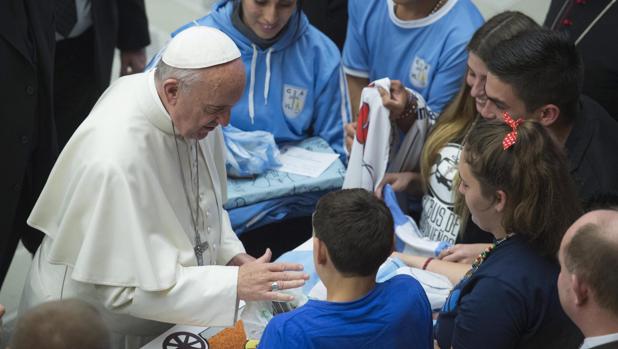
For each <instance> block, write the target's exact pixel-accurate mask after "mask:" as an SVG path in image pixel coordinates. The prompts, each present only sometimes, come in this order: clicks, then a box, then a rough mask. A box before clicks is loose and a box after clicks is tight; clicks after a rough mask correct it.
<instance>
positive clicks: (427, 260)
mask: <svg viewBox="0 0 618 349" xmlns="http://www.w3.org/2000/svg"><path fill="white" fill-rule="evenodd" d="M432 260H433V257H429V258H427V259H426V260H425V263H423V267H422V268H421V269H423V270H427V266H428V265H429V262H431V261H432Z"/></svg>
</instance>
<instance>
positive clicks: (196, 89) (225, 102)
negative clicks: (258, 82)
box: [170, 59, 245, 139]
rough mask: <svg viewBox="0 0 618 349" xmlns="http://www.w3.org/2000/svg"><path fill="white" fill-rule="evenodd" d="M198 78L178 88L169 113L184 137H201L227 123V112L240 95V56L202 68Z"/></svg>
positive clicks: (228, 118) (242, 81)
mask: <svg viewBox="0 0 618 349" xmlns="http://www.w3.org/2000/svg"><path fill="white" fill-rule="evenodd" d="M199 74H200V76H199V79H198V81H194V82H193V83H191V85H190V86H189V87H188V88H181V89H180V91H179V92H178V98H177V99H176V100H175V103H174V105H173V108H171V110H170V115H171V117H172V120H173V121H174V125H175V127H176V130H177V132H178V133H179V134H180V135H182V136H183V137H185V138H193V139H202V138H204V137H206V136H207V135H208V133H209V132H210V131H212V130H213V129H214V128H215V127H217V126H219V125H222V126H226V125H227V124H228V123H229V122H230V111H231V109H232V107H233V106H234V104H235V103H236V102H238V100H239V99H240V97H241V96H242V92H243V89H244V86H245V70H244V66H243V64H242V62H241V61H240V59H237V60H235V61H232V62H230V63H226V64H223V65H221V66H217V67H212V68H208V69H205V70H204V71H202V72H200V73H199Z"/></svg>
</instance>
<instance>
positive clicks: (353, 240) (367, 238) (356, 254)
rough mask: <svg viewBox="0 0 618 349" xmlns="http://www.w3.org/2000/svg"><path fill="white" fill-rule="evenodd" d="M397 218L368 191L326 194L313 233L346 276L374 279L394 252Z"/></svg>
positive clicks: (314, 219) (319, 205) (317, 213)
mask: <svg viewBox="0 0 618 349" xmlns="http://www.w3.org/2000/svg"><path fill="white" fill-rule="evenodd" d="M393 229H394V226H393V217H392V216H391V213H390V211H389V209H388V207H386V205H385V204H384V203H383V202H382V201H381V200H380V199H378V198H376V197H375V196H374V195H373V194H371V193H369V192H368V191H366V190H364V189H344V190H340V191H335V192H331V193H328V194H326V195H324V196H323V197H322V198H321V199H320V201H318V204H317V205H316V209H315V213H314V214H313V231H314V234H315V236H316V237H317V238H318V239H320V240H321V241H322V242H323V243H324V244H325V245H326V249H327V250H328V254H329V256H330V259H331V261H332V263H333V265H334V266H335V268H336V269H337V271H338V272H339V273H341V274H342V275H344V276H371V275H374V274H375V273H376V272H377V271H378V268H379V267H380V265H381V264H382V263H383V262H384V261H385V260H386V258H387V257H388V256H389V255H390V254H391V252H392V251H393V241H394V240H393V239H394V235H393V234H394V230H393Z"/></svg>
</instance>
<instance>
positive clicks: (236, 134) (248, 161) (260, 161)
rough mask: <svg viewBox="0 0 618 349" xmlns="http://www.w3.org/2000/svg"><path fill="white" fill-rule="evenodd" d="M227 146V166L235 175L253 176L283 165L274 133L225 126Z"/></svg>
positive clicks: (230, 173)
mask: <svg viewBox="0 0 618 349" xmlns="http://www.w3.org/2000/svg"><path fill="white" fill-rule="evenodd" d="M223 137H224V139H225V147H226V148H227V153H226V158H225V167H226V169H227V173H228V174H229V175H231V176H235V177H251V176H255V175H259V174H262V173H264V172H266V171H268V170H271V169H275V168H277V167H279V166H281V163H280V162H279V160H278V159H277V158H278V157H279V148H278V147H277V143H275V138H274V137H273V135H272V133H270V132H266V131H250V132H247V131H242V130H239V129H237V128H236V127H233V126H231V125H228V126H226V127H224V128H223Z"/></svg>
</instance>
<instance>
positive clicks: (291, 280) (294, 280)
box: [237, 249, 309, 302]
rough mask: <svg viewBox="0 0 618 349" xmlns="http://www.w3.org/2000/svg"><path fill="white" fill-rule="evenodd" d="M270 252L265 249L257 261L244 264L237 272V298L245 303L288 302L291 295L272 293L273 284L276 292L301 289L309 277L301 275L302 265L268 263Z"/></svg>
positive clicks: (304, 274)
mask: <svg viewBox="0 0 618 349" xmlns="http://www.w3.org/2000/svg"><path fill="white" fill-rule="evenodd" d="M271 257H272V252H271V251H270V249H267V250H266V252H265V253H264V254H263V255H262V256H261V257H260V258H258V259H256V260H255V261H252V262H248V263H245V264H243V265H241V266H240V268H239V270H238V291H237V292H238V298H240V299H242V300H245V301H265V300H270V301H280V302H289V301H291V300H293V299H294V297H292V296H291V295H288V294H285V293H281V292H277V291H276V290H275V291H273V289H272V284H273V282H276V283H277V286H278V287H277V288H278V290H286V289H290V288H297V287H301V286H303V285H304V284H305V280H308V279H309V275H308V274H306V273H303V272H302V270H303V266H302V264H297V263H270V258H271Z"/></svg>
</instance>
